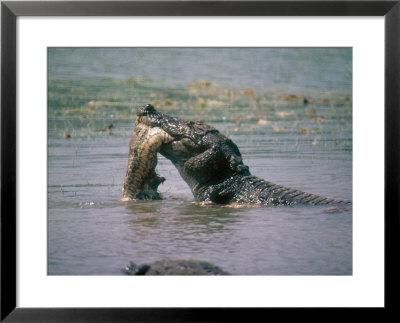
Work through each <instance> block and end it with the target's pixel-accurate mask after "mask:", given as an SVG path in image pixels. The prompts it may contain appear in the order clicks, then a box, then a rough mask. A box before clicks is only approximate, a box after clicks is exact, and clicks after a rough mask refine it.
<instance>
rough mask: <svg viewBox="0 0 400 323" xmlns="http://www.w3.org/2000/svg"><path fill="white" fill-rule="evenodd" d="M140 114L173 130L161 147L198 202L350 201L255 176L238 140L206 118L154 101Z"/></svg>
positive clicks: (153, 124)
mask: <svg viewBox="0 0 400 323" xmlns="http://www.w3.org/2000/svg"><path fill="white" fill-rule="evenodd" d="M136 114H137V115H138V117H139V118H140V122H141V123H139V124H140V125H143V126H145V127H149V128H151V129H161V130H162V131H164V132H165V133H166V134H168V136H169V137H168V140H165V141H164V142H162V143H161V144H160V147H159V148H157V149H158V152H159V153H160V154H161V155H163V156H164V157H165V158H167V159H169V160H170V161H171V162H172V163H173V164H174V166H175V167H176V168H177V170H178V171H179V174H180V175H181V177H182V178H183V180H184V181H185V182H186V183H187V184H188V185H189V187H190V189H191V191H192V193H193V196H194V197H195V199H196V201H199V202H210V203H217V204H235V203H238V204H248V205H265V206H276V205H296V204H302V205H324V204H351V201H343V200H338V199H333V198H328V197H324V196H320V195H317V194H312V193H307V192H304V191H301V190H298V189H293V188H288V187H285V186H282V185H277V184H274V183H271V182H269V181H266V180H264V179H261V178H258V177H256V176H253V175H252V174H251V173H250V170H249V167H248V166H246V165H245V164H244V163H243V159H242V155H241V153H240V151H239V148H238V147H237V146H236V144H235V143H234V142H233V141H232V140H231V139H229V138H228V137H226V136H224V135H223V134H221V133H220V132H219V131H218V130H217V129H216V128H214V127H212V126H210V125H208V124H206V123H204V122H202V121H190V120H183V119H181V118H178V117H174V116H170V115H167V114H164V113H160V112H159V111H157V110H156V109H155V108H154V106H152V105H151V104H146V105H142V106H139V107H138V108H137V109H136ZM142 118H143V119H145V122H142ZM157 131H160V130H157ZM163 136H166V135H165V134H164V135H163Z"/></svg>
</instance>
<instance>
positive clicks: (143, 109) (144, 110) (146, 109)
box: [136, 104, 157, 117]
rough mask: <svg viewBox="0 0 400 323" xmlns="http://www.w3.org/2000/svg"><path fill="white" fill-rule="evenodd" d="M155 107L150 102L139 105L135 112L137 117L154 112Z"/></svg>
mask: <svg viewBox="0 0 400 323" xmlns="http://www.w3.org/2000/svg"><path fill="white" fill-rule="evenodd" d="M156 112H157V111H156V109H155V108H154V107H153V106H152V105H151V104H145V105H141V106H140V107H138V108H137V109H136V114H137V116H138V117H143V116H147V115H149V114H152V113H156Z"/></svg>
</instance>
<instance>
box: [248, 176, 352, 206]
mask: <svg viewBox="0 0 400 323" xmlns="http://www.w3.org/2000/svg"><path fill="white" fill-rule="evenodd" d="M248 180H249V182H250V186H251V189H252V190H255V191H258V194H257V199H258V201H259V203H260V204H264V205H295V204H304V205H326V204H342V205H344V204H346V205H349V204H351V202H350V201H343V200H337V199H332V198H328V197H324V196H321V195H317V194H312V193H307V192H304V191H301V190H297V189H292V188H288V187H285V186H281V185H277V184H274V183H271V182H267V181H265V180H263V179H260V178H257V177H255V176H249V177H248Z"/></svg>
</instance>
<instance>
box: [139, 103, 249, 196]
mask: <svg viewBox="0 0 400 323" xmlns="http://www.w3.org/2000/svg"><path fill="white" fill-rule="evenodd" d="M136 114H137V115H138V118H137V122H139V123H144V124H146V125H147V126H148V127H157V128H161V129H162V130H163V131H165V132H166V133H168V135H169V136H171V137H172V138H173V140H172V141H171V142H169V143H166V144H163V145H162V147H161V149H160V151H159V152H160V153H161V155H163V156H164V157H166V158H167V159H169V160H170V161H171V162H172V163H173V164H174V165H175V167H176V168H177V169H178V171H179V173H180V175H181V176H182V177H183V179H184V180H185V181H186V182H187V183H188V184H189V186H190V187H191V188H192V190H195V187H198V186H199V185H203V184H205V183H209V182H211V181H218V180H220V179H221V178H226V177H229V176H233V175H234V174H237V173H243V174H248V173H249V172H248V167H247V166H245V165H243V162H242V158H241V155H240V152H239V149H238V148H237V146H236V145H235V144H234V143H233V142H232V141H231V140H230V139H229V138H227V137H225V136H224V135H222V134H221V133H220V132H219V131H218V130H217V129H215V128H214V127H212V126H210V125H207V124H205V123H203V122H201V121H188V120H183V119H180V118H177V117H173V116H170V115H167V114H164V113H160V112H158V111H157V110H156V109H155V108H154V107H153V106H152V105H151V104H146V105H143V106H140V107H138V108H137V110H136Z"/></svg>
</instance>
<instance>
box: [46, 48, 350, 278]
mask: <svg viewBox="0 0 400 323" xmlns="http://www.w3.org/2000/svg"><path fill="white" fill-rule="evenodd" d="M351 66H352V55H351V49H335V48H331V49H312V48H309V49H304V48H303V49H302V48H292V49H268V48H263V49H229V48H224V49H212V48H210V49H167V48H166V49H157V48H148V49H135V48H131V49H123V48H118V49H49V94H48V98H49V100H48V102H49V106H48V118H49V121H48V131H49V137H48V146H49V147H48V154H49V157H48V165H49V169H48V175H49V176H48V210H49V211H48V248H49V249H48V272H49V274H51V275H120V274H122V270H123V268H124V267H125V266H126V265H127V264H128V263H129V262H130V261H134V262H135V263H139V264H142V263H150V262H153V261H157V260H160V259H164V258H167V257H168V258H169V257H176V258H191V259H199V260H206V261H210V262H212V263H214V264H215V265H218V266H220V267H221V268H223V269H224V270H226V271H229V272H231V273H232V274H237V275H253V274H254V275H350V274H352V211H351V209H349V210H341V211H338V210H336V211H334V210H331V209H329V208H327V207H302V206H297V207H268V208H266V207H261V208H226V207H220V206H201V205H199V204H196V203H194V199H193V196H192V194H191V192H190V190H189V188H188V186H187V185H186V184H185V183H184V182H183V180H182V179H181V178H180V176H179V174H178V172H177V171H176V169H175V168H174V166H173V165H172V164H171V163H170V162H169V161H168V160H166V159H165V158H163V157H162V156H160V157H159V163H158V166H157V170H158V172H159V174H160V175H162V176H164V177H165V178H166V179H167V181H166V182H165V183H164V184H162V185H161V186H160V188H159V190H160V191H161V192H162V194H163V196H164V199H163V200H161V201H137V202H132V201H131V202H121V201H119V199H120V198H121V196H122V191H121V188H122V183H123V180H124V176H125V171H126V165H127V157H128V146H129V139H130V136H131V133H132V131H133V128H134V119H135V114H134V108H135V107H136V106H138V105H140V104H144V103H153V104H155V105H156V106H157V108H158V109H159V110H161V111H162V112H165V113H170V114H173V115H176V116H180V117H183V118H188V119H193V120H195V119H201V120H204V121H206V122H207V123H210V124H211V125H213V126H214V127H216V128H218V129H219V130H220V131H221V132H222V133H223V134H225V135H227V136H229V137H230V138H231V139H232V140H233V141H234V142H235V143H236V144H237V145H238V147H239V149H240V150H241V153H242V155H243V159H244V162H245V164H247V165H248V166H249V167H250V171H251V172H252V174H253V175H256V176H258V177H261V178H264V179H266V180H268V181H272V182H275V183H277V184H281V185H286V186H289V187H293V188H297V189H301V190H304V191H307V192H310V193H317V194H321V195H324V196H328V197H332V198H337V199H346V200H351V198H352V102H351V97H352V92H351V91H352V89H351V87H352V70H351ZM110 123H111V124H113V128H112V131H111V132H107V131H99V130H100V129H103V128H104V129H105V128H106V127H107V125H108V124H110ZM68 135H69V136H68ZM65 137H69V138H65Z"/></svg>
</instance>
